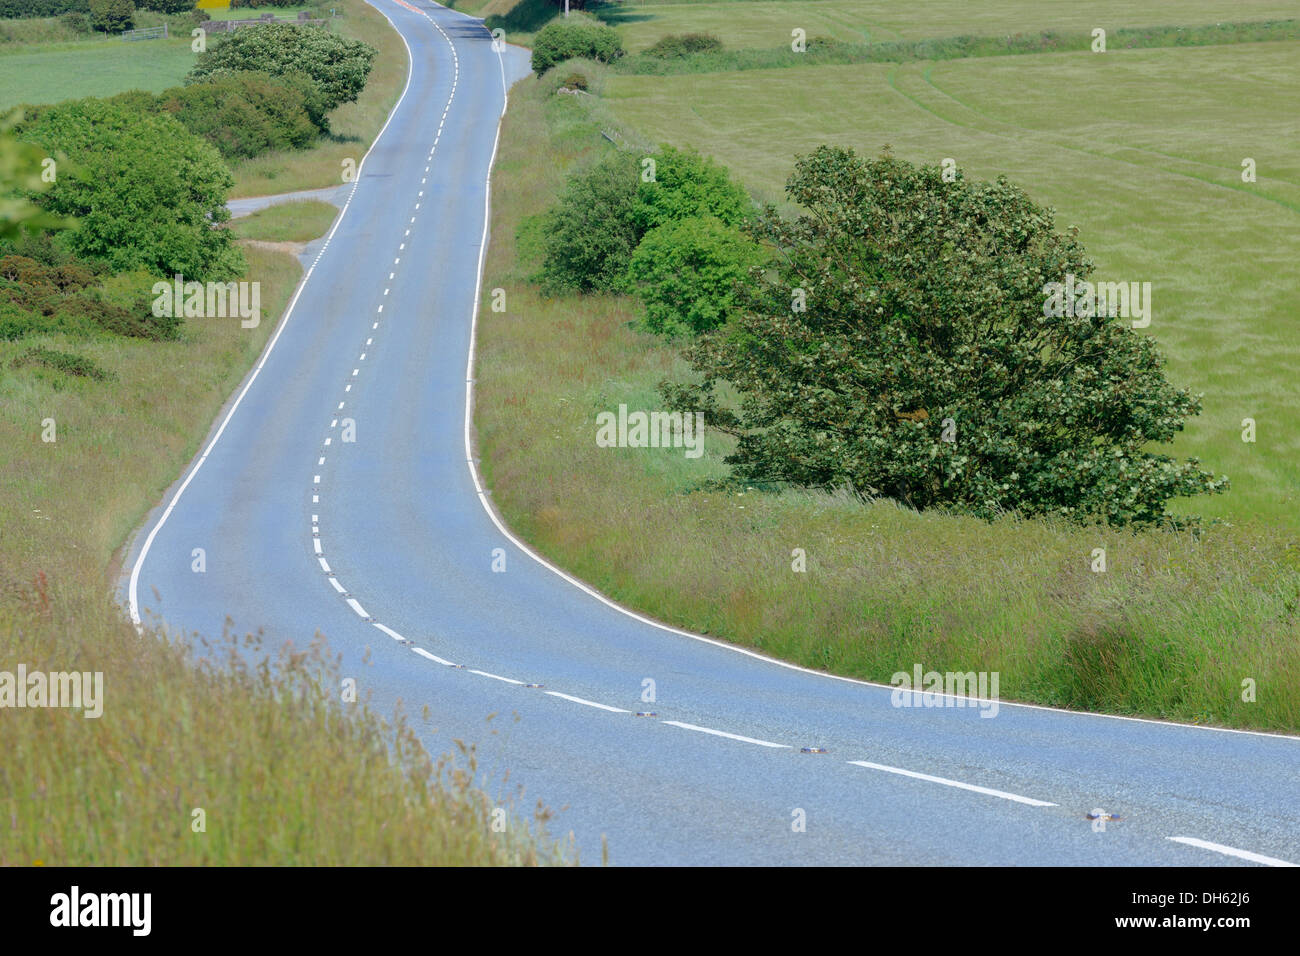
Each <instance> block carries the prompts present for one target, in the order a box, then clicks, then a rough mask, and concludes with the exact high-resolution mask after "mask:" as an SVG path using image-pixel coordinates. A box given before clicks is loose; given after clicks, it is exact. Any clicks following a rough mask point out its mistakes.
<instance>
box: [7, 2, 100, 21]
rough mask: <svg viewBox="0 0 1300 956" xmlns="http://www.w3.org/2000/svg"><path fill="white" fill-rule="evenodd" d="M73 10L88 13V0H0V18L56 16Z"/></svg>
mask: <svg viewBox="0 0 1300 956" xmlns="http://www.w3.org/2000/svg"><path fill="white" fill-rule="evenodd" d="M73 11H75V12H77V13H89V12H90V0H0V20H25V19H29V18H32V17H57V16H59V15H60V14H64V13H71V12H73Z"/></svg>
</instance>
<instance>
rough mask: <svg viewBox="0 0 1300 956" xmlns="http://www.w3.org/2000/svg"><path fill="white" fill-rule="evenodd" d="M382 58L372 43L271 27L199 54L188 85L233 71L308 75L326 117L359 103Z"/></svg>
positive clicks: (242, 33) (230, 37) (221, 40)
mask: <svg viewBox="0 0 1300 956" xmlns="http://www.w3.org/2000/svg"><path fill="white" fill-rule="evenodd" d="M377 54H378V51H377V50H375V48H374V47H372V46H370V45H369V44H367V43H362V42H361V41H360V40H350V39H348V38H347V37H341V36H339V35H337V34H334V33H330V32H328V31H326V30H322V29H321V28H319V27H313V26H295V25H294V24H292V23H268V24H266V25H264V26H259V27H251V28H245V29H242V30H236V31H235V32H234V33H227V34H224V35H222V36H219V37H217V38H216V39H215V40H214V41H213V42H212V43H211V45H210V46H209V47H208V49H207V51H206V52H204V53H200V54H199V55H198V59H197V60H196V62H195V64H194V68H193V69H192V70H190V73H189V76H188V77H186V83H195V82H200V81H203V80H206V79H208V78H209V77H212V76H214V75H216V74H220V73H225V72H231V71H256V72H261V73H270V74H271V75H272V76H284V75H286V74H305V75H306V76H307V77H310V79H311V81H312V82H313V83H314V84H315V85H316V87H317V88H318V89H319V91H320V99H319V101H318V102H316V103H315V104H314V107H313V108H314V110H315V111H316V112H317V113H318V114H319V115H320V116H321V117H323V116H324V114H326V113H328V112H330V111H331V110H333V109H335V108H336V107H338V106H340V105H341V104H343V103H351V102H353V101H354V100H355V99H356V98H357V95H358V94H359V93H360V92H361V90H362V89H364V88H365V85H366V78H367V77H368V76H369V75H370V68H371V65H372V64H373V63H374V59H375V56H376V55H377Z"/></svg>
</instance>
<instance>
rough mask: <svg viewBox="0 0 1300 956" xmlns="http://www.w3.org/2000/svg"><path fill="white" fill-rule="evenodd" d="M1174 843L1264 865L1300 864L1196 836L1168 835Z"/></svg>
mask: <svg viewBox="0 0 1300 956" xmlns="http://www.w3.org/2000/svg"><path fill="white" fill-rule="evenodd" d="M1168 839H1170V840H1173V841H1174V842H1175V843H1186V844H1187V845H1188V846H1196V847H1200V848H1201V849H1202V850H1213V851H1214V852H1215V853H1222V854H1224V855H1225V856H1235V857H1238V858H1239V859H1242V860H1250V862H1252V863H1263V864H1264V865H1265V866H1300V864H1296V863H1290V862H1288V861H1286V860H1279V859H1277V858H1276V857H1272V856H1264V854H1262V853H1252V852H1250V851H1249V850H1238V849H1237V848H1236V847H1235V846H1224V845H1223V844H1222V843H1211V842H1210V841H1209V840H1198V839H1196V837H1168Z"/></svg>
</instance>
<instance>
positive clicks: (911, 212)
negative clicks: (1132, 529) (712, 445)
mask: <svg viewBox="0 0 1300 956" xmlns="http://www.w3.org/2000/svg"><path fill="white" fill-rule="evenodd" d="M786 191H787V194H788V195H789V197H790V198H791V199H792V200H794V201H795V202H797V203H798V204H800V205H801V206H802V207H803V208H804V210H805V212H804V213H803V214H802V215H800V216H799V217H798V218H796V219H793V220H787V219H783V218H781V217H779V216H778V215H777V213H776V211H775V209H774V208H772V207H768V209H767V210H766V212H765V213H764V214H763V216H762V218H761V220H760V222H759V223H758V225H757V226H756V227H755V228H756V231H757V233H758V234H760V235H764V236H766V237H767V238H768V239H770V241H771V242H772V243H773V244H774V245H775V246H776V248H777V250H778V252H779V264H778V266H777V267H776V268H775V269H774V270H773V272H772V274H770V275H768V276H766V277H764V278H762V279H758V280H756V281H755V283H754V284H753V286H752V288H751V289H750V290H749V291H748V292H747V294H746V296H745V302H744V306H745V308H744V310H743V311H742V312H741V313H740V315H739V317H738V318H737V319H736V320H735V321H734V322H733V323H732V324H730V325H728V326H726V327H724V328H723V329H720V330H718V331H716V332H714V333H711V334H709V335H706V336H703V337H702V338H701V339H700V340H699V341H698V342H697V343H696V344H695V345H693V346H692V347H691V348H690V349H689V350H688V357H689V358H690V360H691V362H692V364H693V366H694V368H695V369H696V370H697V372H699V373H700V375H701V376H702V379H703V380H702V382H701V383H700V384H698V385H695V384H667V383H665V384H664V386H663V390H664V394H665V396H666V397H667V398H668V399H669V401H670V403H671V404H672V405H673V407H676V408H680V409H683V410H687V409H690V410H696V409H698V410H702V411H703V412H704V413H705V416H706V419H705V420H706V421H707V422H709V423H710V424H712V425H713V426H714V427H716V428H718V429H720V430H722V431H725V432H730V433H732V434H734V435H736V436H737V438H738V446H737V449H736V452H735V454H733V455H731V456H729V458H728V461H729V463H730V464H731V465H732V466H733V467H734V470H735V472H736V473H737V475H738V476H741V477H744V478H745V479H747V480H751V481H752V480H766V481H777V482H792V483H795V484H798V485H804V486H813V487H822V488H830V487H844V486H848V487H849V488H851V489H853V490H854V491H855V492H856V493H857V494H859V495H861V496H870V497H877V496H879V497H888V498H893V499H896V500H898V501H902V502H905V503H907V504H909V505H911V506H913V507H916V508H927V507H935V506H948V507H952V508H954V509H958V510H963V511H966V512H969V513H972V514H976V515H979V516H982V517H986V518H991V517H993V516H994V515H997V514H999V513H1001V512H1004V511H1011V510H1016V511H1019V512H1021V513H1023V514H1027V515H1058V516H1064V517H1068V518H1072V519H1077V520H1085V521H1089V520H1100V521H1104V522H1107V523H1110V524H1114V525H1127V524H1134V525H1143V524H1154V523H1163V522H1169V521H1173V520H1174V519H1172V518H1171V517H1170V515H1168V513H1167V512H1166V508H1165V506H1166V504H1167V502H1168V501H1169V500H1170V499H1172V498H1176V497H1180V496H1187V495H1196V494H1201V493H1214V492H1219V491H1223V490H1224V489H1225V488H1226V487H1227V479H1226V478H1218V479H1216V478H1214V477H1212V476H1211V475H1209V474H1208V473H1206V472H1204V471H1202V470H1201V469H1200V468H1199V463H1198V462H1197V461H1196V460H1195V459H1190V460H1187V461H1181V462H1180V461H1175V460H1174V459H1172V458H1170V457H1169V456H1167V455H1161V454H1157V453H1154V452H1150V451H1147V449H1148V448H1149V447H1150V446H1151V445H1152V444H1153V443H1161V442H1168V441H1170V440H1171V439H1172V438H1173V437H1174V435H1175V434H1176V433H1177V432H1178V431H1179V430H1181V428H1182V427H1183V423H1184V420H1185V419H1186V418H1187V416H1189V415H1195V414H1198V413H1199V412H1200V401H1199V397H1198V396H1194V395H1192V394H1190V393H1189V392H1187V391H1185V390H1182V389H1177V388H1174V387H1173V386H1172V385H1170V384H1169V382H1168V381H1166V379H1165V377H1164V374H1163V359H1162V357H1161V356H1160V354H1159V352H1158V351H1157V349H1156V346H1155V343H1154V341H1153V340H1152V339H1150V338H1148V337H1146V336H1144V335H1142V334H1140V333H1138V332H1135V331H1134V330H1133V328H1132V327H1131V325H1130V324H1129V323H1128V322H1126V321H1123V320H1121V319H1119V318H1117V317H1115V316H1114V315H1111V314H1101V315H1080V314H1076V315H1075V316H1073V317H1070V316H1066V317H1059V318H1057V317H1048V315H1047V313H1048V312H1049V311H1050V310H1049V309H1047V308H1046V307H1045V300H1046V299H1047V291H1048V288H1047V287H1048V284H1050V283H1055V282H1064V281H1066V276H1067V275H1068V274H1073V275H1074V276H1075V277H1076V278H1077V279H1078V280H1081V279H1083V278H1084V277H1086V276H1087V275H1089V274H1090V273H1091V271H1092V263H1091V262H1090V261H1089V260H1088V259H1087V258H1086V257H1085V254H1084V250H1083V248H1082V246H1081V245H1080V244H1079V243H1078V241H1077V240H1076V238H1075V235H1074V231H1073V230H1071V232H1070V234H1069V235H1061V234H1058V233H1057V232H1056V231H1055V229H1054V222H1053V216H1052V213H1051V211H1050V210H1045V209H1042V208H1040V207H1038V206H1037V205H1035V204H1034V203H1033V202H1032V201H1031V200H1030V199H1029V198H1028V197H1027V196H1026V195H1025V193H1024V192H1023V191H1022V190H1020V189H1019V188H1017V187H1015V186H1013V185H1011V184H1010V183H1008V182H1007V181H1006V180H1005V179H999V180H998V181H997V182H994V183H988V182H971V181H969V180H966V179H964V178H960V177H959V178H958V179H957V180H956V181H955V182H944V181H943V178H942V176H941V174H940V171H939V169H938V168H937V167H921V168H918V167H916V166H913V165H911V164H909V163H906V162H903V161H901V160H898V159H895V158H893V157H892V156H890V155H889V154H888V153H886V154H885V155H883V156H881V157H880V158H878V159H875V160H869V161H866V160H861V159H859V158H858V157H857V156H856V155H855V154H854V153H853V151H852V150H844V149H838V148H831V147H825V146H823V147H821V148H819V149H818V150H816V151H815V152H813V153H812V154H811V155H809V156H806V157H804V158H802V159H801V160H800V161H799V162H798V164H797V165H796V168H795V172H794V174H793V175H792V176H791V177H790V180H789V182H788V185H787V190H786ZM1084 311H1087V310H1084ZM1102 311H1103V312H1106V311H1109V310H1102ZM723 381H726V382H730V383H731V384H732V385H733V386H734V387H735V389H736V390H737V391H738V393H739V394H740V396H741V397H740V401H739V404H738V407H736V408H731V407H725V406H724V405H723V404H722V403H720V401H719V399H718V397H717V391H716V387H717V385H718V383H720V382H723Z"/></svg>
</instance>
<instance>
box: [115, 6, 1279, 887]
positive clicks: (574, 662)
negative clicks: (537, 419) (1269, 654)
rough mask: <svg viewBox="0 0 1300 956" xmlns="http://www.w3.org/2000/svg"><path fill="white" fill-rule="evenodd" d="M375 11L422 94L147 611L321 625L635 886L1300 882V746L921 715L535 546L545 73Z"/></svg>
mask: <svg viewBox="0 0 1300 956" xmlns="http://www.w3.org/2000/svg"><path fill="white" fill-rule="evenodd" d="M373 3H374V5H375V6H376V7H377V8H378V9H379V10H381V11H382V12H383V13H384V14H386V15H387V16H388V17H389V18H391V20H392V22H393V24H394V25H395V27H396V28H397V29H398V30H399V31H400V32H401V34H402V35H403V37H404V38H405V40H406V42H407V44H408V45H409V48H410V50H411V53H412V66H411V73H410V78H409V84H408V86H407V88H406V90H405V92H404V94H403V96H402V99H401V101H400V102H399V104H398V106H397V107H396V108H395V110H394V112H393V114H392V116H391V117H390V120H389V123H388V125H387V126H386V128H385V129H384V131H383V133H382V134H381V135H380V137H379V139H378V140H377V141H376V144H375V146H374V147H373V149H372V151H371V152H370V153H369V154H368V156H367V157H366V159H365V161H364V163H363V164H362V167H361V172H360V175H359V177H358V178H357V180H356V182H355V188H354V189H352V190H351V192H350V195H348V196H347V198H345V200H344V202H345V203H346V205H345V209H344V211H343V213H342V216H341V218H340V219H339V220H338V221H337V223H336V226H335V229H334V231H333V233H332V234H331V235H330V236H329V238H328V241H327V242H325V243H324V244H323V248H321V250H320V252H319V256H318V258H317V260H316V261H315V263H314V265H312V268H311V271H310V274H309V275H308V277H307V279H306V281H305V283H304V285H303V286H301V287H300V290H299V293H298V295H297V298H296V299H295V300H294V302H293V305H292V308H291V312H290V313H289V316H288V318H287V319H286V320H285V321H284V322H283V324H282V325H281V327H280V328H279V330H278V331H277V333H276V334H275V336H274V338H273V340H272V342H271V343H270V345H269V346H268V350H267V352H266V353H265V354H264V355H263V357H262V359H261V360H260V362H259V364H258V366H257V367H256V369H255V370H254V371H253V372H252V373H250V377H249V378H248V379H247V380H246V381H245V383H244V384H243V385H241V387H240V390H239V391H238V392H236V395H235V397H234V398H233V399H232V402H231V403H230V404H229V405H228V406H227V408H226V410H224V411H223V412H222V415H221V416H220V417H219V418H218V420H217V422H216V424H215V425H214V428H213V431H212V434H211V435H210V436H209V439H208V441H207V442H205V444H204V446H203V450H202V452H201V453H200V457H199V458H198V459H196V461H195V462H194V463H192V464H191V465H190V467H189V468H188V469H187V470H186V472H185V474H184V476H183V478H182V480H181V481H180V482H178V484H177V485H176V486H175V487H174V488H173V489H171V491H170V492H169V493H168V496H167V498H166V500H165V501H164V502H163V503H162V504H161V505H160V507H159V508H158V509H157V510H156V511H155V512H154V513H153V514H151V515H150V517H149V519H148V521H147V523H146V524H145V525H144V526H143V528H142V530H141V532H140V533H139V535H138V536H137V538H136V540H135V541H134V544H133V546H132V550H131V553H130V556H129V558H128V561H127V564H126V567H127V570H128V572H130V582H129V584H127V585H124V597H126V599H128V600H130V597H131V596H134V598H135V600H136V604H135V605H134V606H135V607H136V608H138V610H139V613H140V614H141V615H143V616H144V617H145V618H146V619H150V620H154V619H157V620H163V621H165V622H166V623H167V624H168V626H170V627H171V628H173V629H179V630H185V631H190V630H197V631H199V632H202V633H205V634H210V635H219V634H220V633H221V630H222V625H223V622H224V621H225V619H226V617H227V616H230V617H231V618H233V621H234V624H235V627H236V628H237V629H239V630H240V631H255V630H258V629H261V630H263V631H264V633H265V635H266V637H267V639H268V641H269V642H270V643H271V644H278V643H280V642H283V641H285V640H293V641H295V642H300V643H305V642H307V641H308V640H310V639H311V637H312V635H313V634H314V633H315V632H317V631H320V632H321V633H323V634H324V635H326V636H327V637H328V639H329V641H330V644H331V647H332V648H333V650H334V651H336V652H338V653H340V654H342V655H343V673H344V674H345V675H350V676H354V677H356V678H357V679H358V682H359V687H360V690H361V692H362V693H363V694H365V693H370V694H371V695H372V702H373V703H374V705H375V706H376V707H377V708H378V709H379V711H380V712H381V713H391V712H392V707H393V706H394V705H395V704H396V702H397V701H398V700H399V699H400V700H401V701H402V702H403V705H404V708H405V711H406V713H407V714H409V715H414V716H415V718H416V719H415V721H414V723H415V725H416V727H417V729H418V730H420V732H421V734H422V737H423V739H424V741H425V743H426V745H427V746H428V748H429V749H430V751H431V752H432V753H434V754H438V753H443V752H446V751H449V750H450V749H452V743H451V741H452V739H453V738H461V739H463V740H466V741H472V742H476V743H477V744H478V748H479V759H480V769H481V770H483V771H484V773H485V779H486V781H487V783H488V785H489V788H490V789H492V790H493V792H500V793H503V794H515V795H516V805H517V807H518V808H519V809H520V810H521V811H523V812H525V813H527V812H528V811H530V810H531V808H532V806H533V805H534V804H535V802H536V801H537V800H541V801H543V802H545V804H546V805H547V806H549V807H550V808H552V809H553V810H555V811H557V816H556V818H555V820H554V821H553V823H552V825H551V829H552V832H553V833H555V834H556V835H563V834H567V833H568V832H570V831H571V832H572V833H573V834H574V836H575V838H576V842H577V846H578V849H579V850H580V851H581V853H582V857H583V860H584V862H598V861H599V860H600V849H601V837H602V836H605V837H607V838H608V844H609V851H610V856H609V858H610V862H611V863H614V864H937V865H954V864H955V865H961V864H1047V865H1062V864H1097V865H1134V864H1181V865H1217V864H1246V863H1270V862H1272V863H1279V862H1286V861H1291V862H1295V861H1300V785H1298V783H1300V739H1296V738H1290V737H1279V736H1270V735H1262V734H1247V733H1233V732H1224V731H1216V730H1209V729H1203V728H1194V727H1186V726H1176V725H1167V724H1160V723H1156V722H1145V721H1135V720H1124V719H1117V718H1110V717H1103V716H1095V715H1086V714H1073V713H1065V712H1060V711H1052V710H1048V709H1042V708H1032V707H1020V706H1013V705H1009V704H1006V703H1003V704H1002V705H1001V707H1000V708H999V711H998V713H997V716H996V717H994V718H992V719H990V718H986V717H983V716H981V710H980V709H979V708H968V707H956V706H949V707H912V708H900V707H895V706H892V704H891V692H890V690H889V689H887V688H881V687H878V686H870V685H864V684H861V683H856V682H850V681H844V680H837V679H834V678H830V677H827V676H824V675H818V674H813V673H810V672H807V671H801V670H799V669H797V668H792V667H789V666H784V665H781V664H778V663H774V662H770V661H767V660H764V659H761V658H759V657H758V656H756V655H752V654H748V653H746V652H743V651H739V650H736V649H732V648H726V647H722V646H720V645H717V644H715V643H712V642H709V641H707V640H704V639H700V638H698V637H692V636H689V635H685V634H682V633H680V632H673V631H672V630H670V629H665V628H662V627H659V626H655V625H653V624H651V623H649V622H646V621H644V620H642V619H638V618H637V617H634V616H632V615H630V614H628V613H625V612H623V611H621V610H619V609H617V608H615V607H613V606H611V605H610V604H609V603H608V602H604V601H602V600H600V599H598V598H597V597H595V596H593V594H591V593H588V592H587V591H586V590H584V589H583V588H582V587H580V586H579V585H578V584H577V583H576V582H573V581H571V580H568V579H566V578H565V577H563V576H561V575H560V574H559V573H558V572H557V571H556V570H555V569H552V568H549V567H547V566H544V565H543V564H542V563H540V562H539V561H538V560H536V559H534V558H532V557H530V556H529V555H528V554H527V553H526V552H525V551H524V550H522V549H521V547H520V545H519V544H518V543H517V542H515V541H514V540H512V539H511V538H510V537H508V535H507V533H506V532H505V531H504V529H503V527H502V526H501V525H499V523H498V522H497V521H496V520H494V518H493V516H492V515H491V514H490V512H489V505H487V504H486V503H487V502H490V500H491V499H490V497H486V496H485V495H484V494H483V493H482V492H481V491H480V488H479V486H478V484H477V478H476V473H475V472H474V470H473V468H472V467H471V465H472V463H471V462H470V461H468V460H467V452H466V403H467V399H468V397H469V389H467V384H468V383H467V367H468V359H469V354H470V349H471V342H472V323H473V315H474V312H475V302H476V289H477V288H478V286H479V274H480V269H481V264H482V244H483V242H484V240H485V238H486V236H485V231H486V230H485V214H486V199H487V188H488V184H487V177H488V172H489V169H490V166H491V161H492V157H493V155H494V150H495V145H496V137H497V130H498V120H499V117H500V114H501V112H502V108H503V103H504V97H505V93H506V89H507V87H508V86H509V85H510V84H512V83H513V82H514V81H515V80H517V79H520V78H523V77H525V76H526V75H527V73H528V62H527V51H524V50H520V49H518V48H515V47H509V46H507V47H505V48H504V49H503V50H502V51H500V52H498V51H496V50H494V49H493V44H492V41H491V38H490V37H489V35H488V33H487V31H486V30H485V29H484V27H483V26H482V23H481V21H479V20H475V19H472V18H470V17H467V16H464V15H462V14H459V13H455V12H454V11H451V10H448V9H445V8H442V7H439V6H437V5H435V4H431V3H428V2H425V0H420V2H415V3H412V4H410V5H408V4H406V3H399V2H396V0H373ZM525 82H531V81H529V80H526V81H525ZM487 284H488V285H489V286H490V283H487ZM353 423H355V441H344V438H345V437H348V436H345V430H347V429H348V428H349V427H350V426H351V425H352V424H353ZM644 533H646V534H653V533H654V531H653V529H645V532H644ZM196 548H202V549H204V552H205V559H206V571H205V572H204V573H201V574H199V573H194V572H193V570H192V562H193V560H194V559H193V557H192V554H193V551H194V549H196ZM318 549H319V550H318ZM495 549H501V552H498V554H504V558H505V562H506V570H505V572H504V573H500V572H494V571H493V569H492V568H493V563H494V551H495ZM155 594H157V595H158V597H155ZM408 642H409V643H408ZM367 652H369V660H368V661H365V660H364V658H365V656H366V654H367ZM921 663H922V664H924V662H921ZM452 665H459V666H452ZM646 680H652V681H653V682H654V690H655V700H654V701H653V702H647V701H646V700H644V699H643V694H644V688H645V687H646V686H647V685H646V684H645V681H646ZM532 684H538V685H542V686H540V687H535V686H528V685H532ZM426 706H427V707H428V710H429V713H430V719H429V720H428V721H427V722H426V721H424V720H422V719H420V718H419V715H420V713H421V710H422V708H424V707H426ZM643 711H645V712H653V713H654V714H655V716H637V714H638V712H643ZM493 714H496V715H498V716H496V717H495V719H493V720H491V721H490V722H488V718H489V716H490V715H493ZM516 717H517V719H516ZM803 748H821V749H823V750H825V753H805V752H803ZM507 772H508V773H509V783H508V784H505V785H502V783H501V781H502V780H503V777H504V775H505V774H506V773H507ZM521 786H522V788H523V796H522V799H521V798H520V797H519V796H518V792H517V788H518V787H521ZM1096 810H1102V811H1104V812H1105V813H1107V814H1115V815H1117V816H1119V817H1120V818H1121V819H1119V820H1117V821H1110V822H1108V823H1105V824H1104V825H1103V824H1102V823H1094V822H1091V821H1089V820H1088V819H1087V816H1086V815H1087V814H1089V813H1092V812H1094V811H1096ZM1189 841H1190V842H1189Z"/></svg>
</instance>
